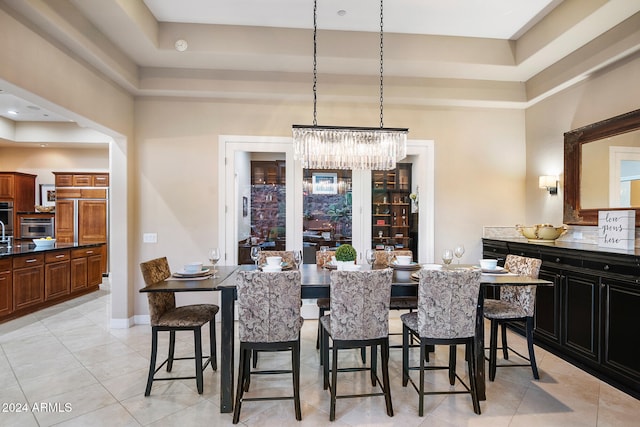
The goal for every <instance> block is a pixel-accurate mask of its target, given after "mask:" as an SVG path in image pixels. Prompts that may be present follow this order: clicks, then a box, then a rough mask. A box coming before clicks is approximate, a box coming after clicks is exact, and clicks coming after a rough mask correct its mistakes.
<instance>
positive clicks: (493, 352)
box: [484, 255, 542, 381]
mask: <svg viewBox="0 0 640 427" xmlns="http://www.w3.org/2000/svg"><path fill="white" fill-rule="evenodd" d="M541 265H542V260H540V259H536V258H528V257H522V256H518V255H507V259H506V260H505V263H504V267H505V268H506V269H507V270H509V271H510V272H511V273H516V274H519V275H522V276H529V277H531V278H534V279H537V278H538V274H539V272H540V266H541ZM535 307H536V286H502V287H500V299H499V300H494V299H486V300H485V301H484V317H485V318H487V319H489V320H490V321H491V336H490V339H489V380H490V381H493V380H495V378H496V368H497V367H513V366H531V371H532V372H533V378H535V379H539V378H540V375H539V374H538V366H537V364H536V355H535V353H534V350H533V329H534V324H533V315H534V313H535ZM513 321H524V323H525V330H526V332H525V335H526V338H527V349H528V351H529V357H526V356H524V355H522V354H520V353H518V352H517V351H516V350H514V349H513V348H511V347H509V345H508V343H507V324H508V323H509V322H513ZM498 325H500V327H501V332H502V347H501V349H502V356H503V358H504V359H505V360H508V359H509V350H511V351H512V352H514V353H515V354H517V355H518V356H520V357H521V358H522V359H524V360H526V361H527V362H528V363H505V364H500V365H498V363H497V352H498Z"/></svg>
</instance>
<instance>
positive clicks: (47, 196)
mask: <svg viewBox="0 0 640 427" xmlns="http://www.w3.org/2000/svg"><path fill="white" fill-rule="evenodd" d="M40 205H42V206H55V205H56V186H55V185H54V184H40Z"/></svg>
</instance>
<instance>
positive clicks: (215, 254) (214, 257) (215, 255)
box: [208, 248, 220, 277]
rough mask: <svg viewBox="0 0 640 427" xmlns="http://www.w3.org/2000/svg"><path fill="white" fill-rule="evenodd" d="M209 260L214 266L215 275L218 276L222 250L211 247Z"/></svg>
mask: <svg viewBox="0 0 640 427" xmlns="http://www.w3.org/2000/svg"><path fill="white" fill-rule="evenodd" d="M208 254H209V261H210V262H211V265H212V266H213V277H216V264H217V263H218V261H220V250H219V249H218V248H211V249H209V253H208Z"/></svg>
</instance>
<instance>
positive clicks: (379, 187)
mask: <svg viewBox="0 0 640 427" xmlns="http://www.w3.org/2000/svg"><path fill="white" fill-rule="evenodd" d="M411 166H412V165H411V164H404V163H401V164H398V165H397V167H396V168H395V169H393V170H388V171H375V170H374V171H371V203H372V206H371V216H372V218H371V237H372V240H373V241H372V247H373V248H375V249H383V248H384V246H385V245H393V246H395V247H396V248H407V249H411V250H412V251H413V253H414V254H417V251H416V249H417V233H414V223H415V222H416V220H417V218H416V217H417V214H412V213H411V199H410V198H409V195H410V194H411ZM415 225H417V224H415Z"/></svg>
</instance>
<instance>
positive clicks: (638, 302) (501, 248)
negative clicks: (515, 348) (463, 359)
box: [482, 239, 640, 399]
mask: <svg viewBox="0 0 640 427" xmlns="http://www.w3.org/2000/svg"><path fill="white" fill-rule="evenodd" d="M482 242H483V257H485V258H497V259H499V260H501V261H499V264H500V265H503V263H504V258H505V257H506V256H507V255H508V254H514V255H521V256H527V257H533V258H540V259H542V267H541V269H540V278H541V279H546V280H549V281H553V282H554V284H555V286H553V287H540V288H538V290H537V294H536V314H535V328H536V329H535V334H534V339H535V343H536V344H537V345H539V346H540V347H542V348H544V349H545V350H547V351H550V352H551V353H553V354H555V355H557V356H559V357H561V358H563V359H564V360H566V361H568V362H570V363H572V364H573V365H575V366H577V367H579V368H581V369H583V370H585V371H587V372H589V373H591V374H593V375H594V376H596V377H598V378H600V379H602V380H603V381H606V382H607V383H609V384H611V385H613V386H614V387H616V388H619V389H621V390H623V391H625V392H626V393H628V394H630V395H632V396H634V397H635V398H638V399H640V326H639V325H640V319H639V318H638V317H636V316H638V314H640V251H638V250H635V251H628V252H625V251H616V250H613V249H610V250H607V249H601V248H598V247H597V246H595V245H580V244H571V243H560V242H558V243H556V244H549V243H546V244H540V243H529V242H526V241H515V240H499V239H482ZM513 329H514V330H516V331H517V332H520V333H524V325H522V327H518V326H517V325H516V326H515V327H514V328H513Z"/></svg>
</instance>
